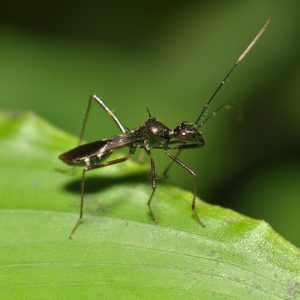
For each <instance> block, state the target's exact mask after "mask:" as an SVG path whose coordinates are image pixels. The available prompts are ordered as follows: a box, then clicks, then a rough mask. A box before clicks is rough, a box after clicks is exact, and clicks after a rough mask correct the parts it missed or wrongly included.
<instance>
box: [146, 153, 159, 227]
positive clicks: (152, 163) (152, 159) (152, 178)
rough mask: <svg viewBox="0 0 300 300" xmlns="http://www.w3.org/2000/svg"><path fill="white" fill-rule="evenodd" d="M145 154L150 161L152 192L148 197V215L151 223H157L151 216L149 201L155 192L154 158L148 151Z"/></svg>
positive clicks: (152, 215)
mask: <svg viewBox="0 0 300 300" xmlns="http://www.w3.org/2000/svg"><path fill="white" fill-rule="evenodd" d="M146 153H147V154H148V155H149V157H150V161H151V182H152V192H151V195H150V197H149V200H148V202H147V205H148V210H149V214H150V216H151V218H152V220H153V222H154V223H157V222H158V220H157V218H156V217H155V215H154V214H153V211H152V208H151V201H152V198H153V195H154V193H155V190H156V172H155V161H154V157H153V155H152V153H151V152H150V150H146Z"/></svg>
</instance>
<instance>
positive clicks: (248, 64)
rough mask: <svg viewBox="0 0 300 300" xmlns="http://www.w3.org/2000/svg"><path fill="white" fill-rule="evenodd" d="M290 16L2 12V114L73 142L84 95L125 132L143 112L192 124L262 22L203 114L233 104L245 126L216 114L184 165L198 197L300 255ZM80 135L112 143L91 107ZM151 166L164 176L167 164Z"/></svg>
mask: <svg viewBox="0 0 300 300" xmlns="http://www.w3.org/2000/svg"><path fill="white" fill-rule="evenodd" d="M299 11H300V4H299V2H297V1H292V0H288V1H263V2H262V1H258V0H254V1H240V2H236V1H226V2H221V3H220V2H219V1H192V0H190V1H184V2H182V1H164V2H161V1H151V2H150V1H143V2H141V1H129V2H128V1H126V2H123V1H114V2H107V1H91V0H90V1H85V2H84V4H83V3H81V2H71V1H61V2H51V3H49V4H46V3H42V2H39V3H37V2H35V1H26V2H21V1H17V2H14V3H11V2H6V3H5V4H3V8H2V9H1V12H0V42H1V47H0V65H1V68H0V91H1V92H0V106H1V108H2V109H3V108H4V109H9V110H32V111H35V112H37V113H38V114H41V115H42V116H44V117H45V118H46V119H48V120H50V121H51V122H52V123H55V124H57V126H59V127H61V128H64V129H65V130H67V131H69V132H71V133H74V134H77V133H78V131H79V128H80V125H81V121H82V116H83V112H84V109H85V105H86V101H87V98H88V96H89V94H91V93H94V92H95V93H97V94H98V95H99V96H101V97H102V98H103V99H104V100H105V101H106V102H107V103H108V104H109V105H110V107H112V108H113V109H114V112H115V113H116V114H117V116H118V117H119V118H120V119H121V120H122V122H123V123H124V124H125V125H126V126H128V127H130V128H133V127H136V126H139V125H140V124H142V123H143V122H144V121H145V120H146V118H147V113H146V109H145V107H146V106H148V107H149V108H150V110H151V112H152V114H153V115H155V116H156V117H158V118H159V120H161V121H163V122H164V123H166V125H167V126H169V127H175V126H176V125H177V124H178V123H179V122H181V121H183V120H189V121H194V120H195V118H196V117H197V114H198V113H199V111H200V110H201V108H202V106H203V103H204V102H205V100H206V99H207V98H208V97H209V95H210V93H211V92H212V91H213V90H214V88H215V87H216V85H217V84H218V83H219V82H220V80H221V79H222V78H223V76H224V74H225V73H226V71H227V70H228V68H229V67H230V66H231V65H232V63H233V62H234V61H235V59H236V58H237V56H238V55H239V54H240V52H241V51H242V50H243V48H244V47H245V45H247V43H248V42H249V41H250V40H251V38H253V36H254V35H255V33H256V32H257V30H258V29H259V28H260V27H261V26H262V24H263V23H264V22H265V21H266V19H267V18H268V17H269V16H272V22H271V25H270V27H269V28H268V30H267V32H266V34H265V35H264V36H263V39H262V40H260V41H259V43H258V44H257V45H256V47H255V48H254V49H253V51H252V52H251V53H250V54H249V56H248V57H247V59H246V60H245V61H243V63H242V64H241V66H240V67H239V68H238V70H237V71H236V73H234V75H233V77H232V78H231V80H230V82H229V83H227V84H226V86H225V87H224V89H223V90H222V92H221V94H220V95H218V97H217V98H216V99H215V102H214V103H213V105H212V107H211V110H213V109H214V108H216V107H218V106H219V105H221V104H223V103H227V102H230V103H236V104H238V105H239V106H240V107H241V108H242V109H243V111H244V116H245V117H244V122H243V123H242V124H237V123H236V122H235V119H234V115H233V114H231V113H226V112H224V113H221V114H219V115H218V116H217V117H216V118H214V119H213V120H212V121H211V122H210V123H209V124H208V125H207V126H206V127H205V128H203V131H204V133H203V134H204V137H205V139H206V146H205V148H204V149H201V150H191V151H187V152H186V153H185V154H183V155H182V159H183V161H185V162H186V163H187V164H188V165H190V166H191V167H192V168H193V169H194V170H196V171H197V172H198V173H199V175H200V186H199V194H200V196H201V197H202V198H203V199H206V200H208V201H210V202H215V201H216V199H222V201H223V202H222V203H221V204H222V205H224V206H226V207H231V208H234V209H238V210H241V211H243V212H244V213H246V214H247V215H250V216H254V217H260V218H263V219H265V220H267V221H269V222H270V223H271V225H273V226H274V227H275V228H276V229H277V230H278V231H279V232H280V233H281V234H282V235H283V236H285V237H286V238H287V239H289V240H291V241H292V242H293V243H295V244H297V245H300V233H299V230H298V227H299V222H298V220H297V216H296V213H294V214H293V213H292V212H293V211H294V212H297V211H299V210H300V201H299V195H300V187H299V184H296V183H297V182H299V180H300V170H299V168H298V166H299V161H300V141H299V131H300V107H299V105H300V104H299V103H300V102H299V94H300V92H299V88H298V87H299V83H300V63H299V55H298V53H299V50H300V49H299V48H300V42H299V36H300V35H299V31H300V18H299ZM88 131H89V134H88V135H87V139H88V140H95V139H101V138H104V137H107V136H110V135H114V134H116V130H115V127H114V125H113V124H112V122H111V120H109V118H107V116H106V115H105V114H104V113H103V112H102V111H100V110H99V109H98V108H97V107H95V109H94V111H93V116H92V120H91V122H90V123H89V125H88ZM155 156H156V157H157V158H158V168H159V169H160V170H162V169H163V167H164V166H165V164H166V163H167V162H166V160H165V158H164V157H163V156H162V155H161V154H160V153H159V152H155ZM171 175H172V176H171V178H170V181H172V182H175V183H176V184H178V185H181V186H183V187H185V188H188V189H191V188H192V182H191V180H190V178H189V176H187V175H186V174H185V172H182V171H181V170H180V169H178V168H174V169H173V171H172V174H171ZM254 195H255V196H258V195H261V196H260V197H254ZM291 207H292V212H291ZM275 216H276V217H275ZM297 222H298V226H297Z"/></svg>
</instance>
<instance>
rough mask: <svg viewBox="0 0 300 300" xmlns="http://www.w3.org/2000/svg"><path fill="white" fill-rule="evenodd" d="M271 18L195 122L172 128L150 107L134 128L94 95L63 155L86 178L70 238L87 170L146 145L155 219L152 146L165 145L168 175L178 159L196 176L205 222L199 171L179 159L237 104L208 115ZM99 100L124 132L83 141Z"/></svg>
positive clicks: (123, 158)
mask: <svg viewBox="0 0 300 300" xmlns="http://www.w3.org/2000/svg"><path fill="white" fill-rule="evenodd" d="M269 22H270V20H268V21H267V22H266V23H265V25H264V26H263V27H262V28H261V29H260V31H259V32H258V33H257V35H256V36H255V38H254V39H253V40H252V41H251V43H250V44H249V45H248V46H247V48H246V49H245V50H244V51H243V53H242V54H241V55H240V56H239V58H238V59H237V61H236V62H235V63H234V65H233V66H232V67H231V69H230V70H229V72H228V73H227V74H226V76H225V77H224V79H223V80H222V82H221V83H220V84H219V85H218V87H217V88H216V90H215V91H214V92H213V94H212V95H211V97H210V98H209V99H208V101H207V102H206V104H205V105H204V107H203V109H202V111H201V112H200V114H199V116H198V118H197V120H196V122H195V123H190V122H186V121H184V122H182V123H181V124H180V125H178V126H177V127H176V128H175V129H170V128H168V127H167V126H165V125H164V124H163V123H161V122H159V121H158V120H157V119H156V118H153V117H152V116H151V114H150V112H149V110H148V114H149V119H148V120H147V121H146V122H145V124H143V125H142V126H140V127H137V128H136V129H133V130H127V129H125V128H124V126H123V125H122V123H121V122H120V121H119V119H118V118H117V117H116V116H115V115H114V113H113V112H112V111H111V110H110V109H109V108H108V107H107V105H106V104H105V103H104V102H103V101H102V100H101V99H100V98H99V97H97V96H96V95H92V96H91V97H90V99H89V102H88V106H87V110H86V113H85V116H84V120H83V125H82V128H81V132H80V137H79V146H78V147H76V148H74V149H72V150H70V151H67V152H65V153H63V154H61V155H60V156H59V159H61V160H62V161H63V162H65V163H66V164H68V165H71V166H80V167H83V171H82V182H81V203H80V213H79V219H78V221H77V222H76V223H75V225H74V227H73V229H72V231H71V233H70V236H69V238H72V236H73V234H74V232H75V231H76V229H77V228H78V226H79V225H80V223H81V222H82V217H83V201H84V190H85V174H86V172H87V171H90V170H93V169H97V168H102V167H107V166H111V165H115V164H119V163H122V162H125V161H127V160H129V159H130V158H131V157H132V156H133V155H134V153H135V151H136V149H137V148H142V149H144V151H145V153H146V154H147V155H148V156H149V157H150V161H151V178H152V193H151V195H150V197H149V199H148V202H147V204H148V209H149V214H150V216H151V218H152V219H153V221H154V222H157V219H156V217H155V215H154V213H153V211H152V209H151V201H152V198H153V195H154V192H155V189H156V171H155V161H154V158H153V155H152V152H151V150H152V149H157V148H158V149H162V150H163V151H164V152H165V154H166V155H167V156H168V157H169V158H170V159H171V163H170V164H169V165H168V167H167V168H166V169H165V171H164V173H163V174H164V175H166V174H167V172H168V171H169V169H170V167H171V166H172V164H173V163H174V162H175V163H177V164H179V165H180V166H181V167H183V168H184V169H185V170H186V171H187V172H188V173H189V174H190V175H192V176H193V178H194V195H193V201H192V211H193V214H194V216H195V219H196V220H197V222H198V223H199V224H201V225H202V226H204V225H203V223H202V222H201V220H200V218H199V216H198V214H197V212H196V202H195V199H196V193H197V178H198V176H197V174H196V173H195V172H194V171H193V170H192V169H191V168H189V167H188V166H187V165H185V164H184V163H183V162H182V161H180V160H179V158H178V157H179V155H180V152H181V151H182V150H185V149H191V148H201V147H203V146H204V139H203V137H202V135H201V133H200V132H199V129H200V128H201V127H202V126H203V125H204V124H205V123H206V122H207V121H208V120H209V119H210V118H211V117H213V116H215V114H216V113H217V112H218V111H220V110H222V109H231V108H236V107H235V106H234V105H232V104H225V105H222V106H221V107H219V108H218V109H217V110H216V111H214V112H213V113H211V114H210V115H208V116H207V117H205V113H206V112H207V110H208V106H209V104H210V103H211V101H212V100H213V98H214V97H215V96H216V94H217V93H218V92H219V90H220V89H221V87H222V86H223V85H224V83H225V82H226V80H227V79H228V78H229V76H230V75H231V73H232V72H233V70H234V69H235V68H236V66H237V65H238V64H239V63H240V62H241V61H242V60H243V59H244V57H245V56H246V55H247V53H248V52H249V51H250V49H251V48H252V47H253V45H254V44H255V43H256V42H257V40H258V39H259V38H260V36H261V35H262V34H263V32H264V31H265V29H266V28H267V26H268V24H269ZM93 100H94V101H96V102H97V103H98V104H100V105H101V107H102V108H103V109H104V110H106V112H107V113H108V114H109V115H110V116H111V117H112V119H113V121H114V122H115V123H116V125H117V126H118V127H119V129H120V131H121V133H120V134H119V135H116V136H114V137H111V138H108V139H104V140H100V141H96V142H93V143H89V144H85V145H80V144H81V141H82V138H83V134H84V130H85V127H86V123H87V119H88V115H89V111H90V108H91V103H92V101H93ZM124 147H128V148H129V154H128V155H127V156H124V157H122V158H117V159H114V160H110V161H107V159H108V158H109V156H110V155H111V154H112V153H113V152H114V151H116V150H118V149H121V148H124ZM170 149H177V154H176V155H172V154H171V153H170V152H169V150H170Z"/></svg>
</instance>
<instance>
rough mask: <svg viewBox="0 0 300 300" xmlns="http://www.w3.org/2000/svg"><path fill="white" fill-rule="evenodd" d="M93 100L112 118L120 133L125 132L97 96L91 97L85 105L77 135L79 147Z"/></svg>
mask: <svg viewBox="0 0 300 300" xmlns="http://www.w3.org/2000/svg"><path fill="white" fill-rule="evenodd" d="M93 100H94V101H96V102H97V103H98V104H100V105H101V107H102V108H103V109H104V110H105V111H106V112H107V113H108V114H109V116H110V117H112V119H113V121H114V122H115V123H116V124H117V126H118V127H119V129H120V130H121V132H123V133H124V132H125V129H124V126H123V125H122V124H121V122H120V121H119V119H118V118H117V117H116V116H115V114H114V113H113V112H112V111H111V110H110V108H109V107H108V106H107V105H106V104H105V103H104V102H103V101H102V100H101V99H100V98H99V97H98V96H96V95H91V96H90V98H89V101H88V105H87V108H86V111H85V114H84V118H83V122H82V126H81V130H80V135H79V142H78V145H80V144H81V142H82V139H83V134H84V131H85V127H86V123H87V119H88V116H89V113H90V109H91V103H92V101H93Z"/></svg>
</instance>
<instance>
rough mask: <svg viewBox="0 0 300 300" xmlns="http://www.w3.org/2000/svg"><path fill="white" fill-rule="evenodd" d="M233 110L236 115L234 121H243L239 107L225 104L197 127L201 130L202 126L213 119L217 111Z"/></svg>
mask: <svg viewBox="0 0 300 300" xmlns="http://www.w3.org/2000/svg"><path fill="white" fill-rule="evenodd" d="M225 109H226V110H227V109H230V110H234V111H235V113H236V119H237V121H238V122H241V121H242V120H243V113H242V110H241V109H240V107H239V106H238V105H236V104H230V103H226V104H223V105H221V106H220V107H218V108H217V109H216V110H215V111H213V112H212V113H211V114H210V115H208V116H207V118H205V119H204V120H203V121H202V122H201V123H200V124H199V127H200V128H201V127H202V126H203V125H205V124H206V123H207V122H208V121H209V120H210V119H211V118H213V117H214V116H215V115H216V114H217V113H218V112H219V111H221V110H225Z"/></svg>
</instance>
